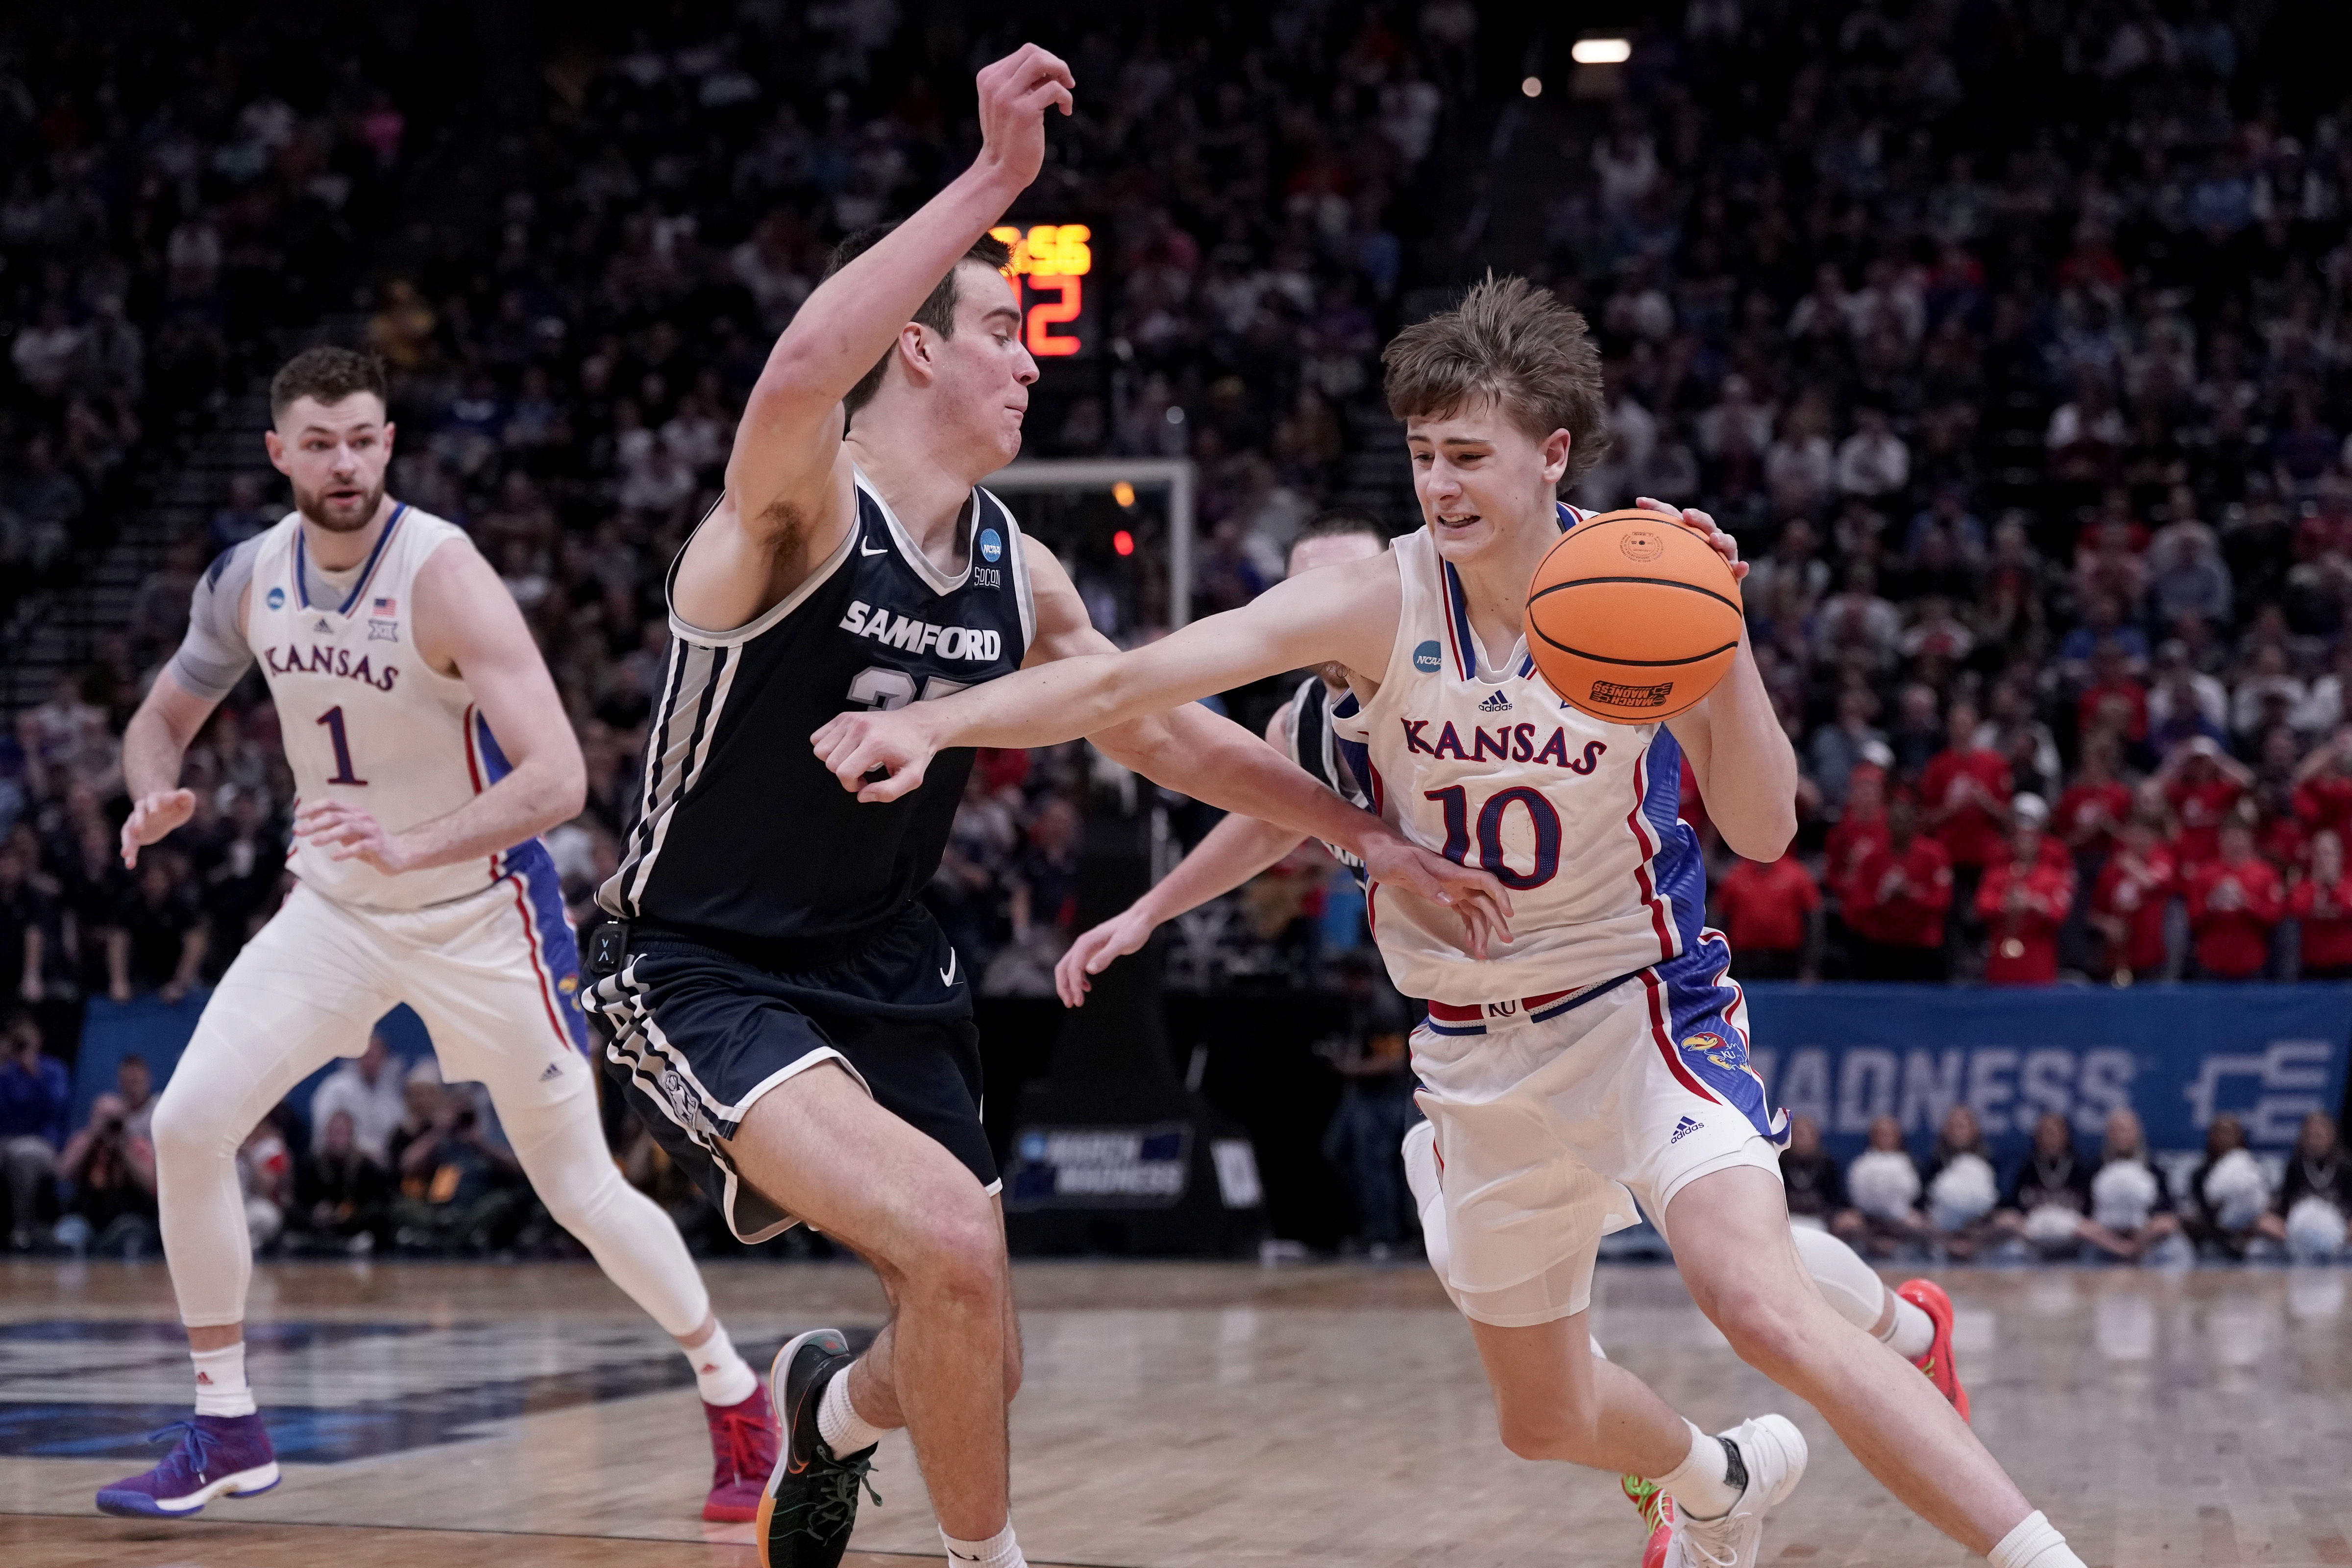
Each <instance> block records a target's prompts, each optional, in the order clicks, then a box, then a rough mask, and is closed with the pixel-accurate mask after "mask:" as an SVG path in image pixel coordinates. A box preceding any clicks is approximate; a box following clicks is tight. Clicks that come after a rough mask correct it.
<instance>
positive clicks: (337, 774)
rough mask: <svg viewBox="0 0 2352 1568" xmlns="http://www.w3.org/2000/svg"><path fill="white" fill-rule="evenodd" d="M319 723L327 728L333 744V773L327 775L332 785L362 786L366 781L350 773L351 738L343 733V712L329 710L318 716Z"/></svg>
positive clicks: (338, 708)
mask: <svg viewBox="0 0 2352 1568" xmlns="http://www.w3.org/2000/svg"><path fill="white" fill-rule="evenodd" d="M319 722H320V723H321V724H324V725H325V726H326V727H327V735H328V738H329V739H330V740H331V741H332V742H334V747H335V771H334V772H333V773H329V774H328V775H327V782H328V783H329V784H365V783H367V780H365V779H363V778H361V777H360V776H359V775H358V774H356V773H352V742H351V737H350V736H348V735H346V734H344V733H343V710H342V709H341V708H340V707H336V708H330V709H328V710H326V711H325V712H324V713H321V714H320V715H319Z"/></svg>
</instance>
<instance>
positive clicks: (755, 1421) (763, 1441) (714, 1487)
mask: <svg viewBox="0 0 2352 1568" xmlns="http://www.w3.org/2000/svg"><path fill="white" fill-rule="evenodd" d="M702 1418H703V1420H704V1421H706V1422H708V1423H709V1426H710V1495H709V1497H708V1498H706V1499H704V1500H703V1503H702V1517H703V1518H704V1519H706V1520H709V1521H710V1522H711V1523H713V1524H748V1523H750V1522H751V1521H753V1520H755V1519H757V1518H759V1517H760V1493H761V1489H763V1488H764V1487H766V1485H767V1482H768V1474H769V1472H770V1471H772V1470H773V1469H774V1468H776V1413H775V1412H774V1411H773V1410H772V1409H770V1408H769V1405H768V1391H767V1390H766V1389H763V1388H761V1389H754V1390H752V1391H751V1396H750V1397H749V1398H747V1399H745V1400H744V1401H743V1402H742V1403H741V1404H740V1405H713V1404H711V1403H710V1402H709V1400H707V1399H706V1400H704V1401H703V1402H702Z"/></svg>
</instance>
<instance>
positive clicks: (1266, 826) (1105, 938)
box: [1054, 709, 1307, 1007]
mask: <svg viewBox="0 0 2352 1568" xmlns="http://www.w3.org/2000/svg"><path fill="white" fill-rule="evenodd" d="M1289 721H1290V711H1289V710H1288V709H1280V710H1276V713H1275V715H1274V718H1273V720H1272V721H1269V722H1268V723H1267V725H1266V727H1265V740H1266V744H1268V745H1270V746H1274V745H1280V744H1282V743H1283V742H1284V740H1285V739H1286V731H1287V728H1288V725H1289ZM1306 841H1307V836H1306V835H1305V834H1303V833H1294V832H1292V831H1291V830H1290V829H1289V828H1287V827H1279V826H1276V825H1275V824H1273V823H1271V822H1260V821H1258V820H1257V819H1256V818H1255V817H1254V816H1235V815H1233V814H1231V813H1228V814H1227V815H1226V816H1225V818H1224V819H1223V821H1221V822H1219V823H1218V824H1217V825H1216V826H1214V827H1212V828H1210V829H1209V831H1208V833H1207V835H1206V836H1205V837H1202V840H1201V842H1199V843H1198V844H1195V845H1194V846H1192V853H1191V854H1189V855H1187V856H1185V857H1184V858H1182V859H1181V860H1179V861H1178V862H1177V863H1176V867H1175V869H1173V870H1171V871H1170V872H1169V873H1168V875H1166V876H1165V877H1162V878H1160V880H1159V881H1158V882H1156V883H1154V884H1153V885H1152V887H1151V889H1150V891H1149V892H1147V893H1145V894H1144V895H1143V897H1141V898H1139V899H1138V900H1135V902H1133V903H1131V904H1129V905H1128V906H1127V908H1125V909H1124V910H1120V911H1119V912H1118V913H1117V914H1115V915H1113V916H1111V918H1110V919H1108V920H1107V921H1103V922H1102V924H1100V925H1098V926H1096V927H1095V928H1094V929H1093V930H1091V931H1084V932H1081V933H1080V934H1079V937H1078V940H1077V941H1076V942H1072V943H1071V944H1070V950H1069V952H1066V953H1064V954H1062V957H1061V961H1060V962H1059V963H1055V965H1054V989H1055V991H1056V992H1058V993H1059V994H1060V995H1061V998H1062V1003H1063V1005H1065V1006H1068V1007H1080V1006H1084V1005H1086V1000H1087V992H1088V991H1089V990H1091V989H1093V983H1092V981H1091V980H1090V979H1089V978H1088V977H1089V976H1091V975H1096V974H1100V973H1102V972H1103V971H1104V970H1106V969H1108V968H1109V967H1110V966H1111V964H1112V963H1114V962H1115V961H1117V960H1118V959H1121V958H1124V957H1126V956H1127V955H1128V954H1129V953H1130V952H1135V951H1136V950H1137V949H1138V948H1139V947H1141V946H1142V945H1143V944H1144V943H1145V942H1149V941H1150V940H1151V933H1152V932H1153V931H1157V930H1159V929H1160V926H1161V925H1163V924H1164V923H1166V922H1167V921H1172V920H1174V919H1175V918H1176V917H1177V916H1178V915H1181V914H1182V913H1184V912H1185V911H1186V910H1196V909H1199V908H1200V907H1201V906H1202V904H1205V903H1207V902H1208V901H1209V900H1211V899H1216V898H1223V896H1224V895H1225V894H1227V893H1230V892H1232V891H1233V890H1234V889H1235V888H1238V887H1240V886H1241V885H1242V884H1243V883H1244V882H1246V881H1248V880H1249V879H1251V878H1252V877H1255V876H1256V875H1257V874H1258V873H1259V872H1261V871H1263V870H1265V869H1266V868H1268V867H1270V866H1273V865H1276V863H1278V862H1279V861H1280V860H1281V859H1282V858H1283V857H1284V856H1286V855H1287V854H1289V853H1290V852H1291V851H1292V850H1294V849H1296V848H1297V847H1299V846H1300V845H1301V844H1303V843H1305V842H1306Z"/></svg>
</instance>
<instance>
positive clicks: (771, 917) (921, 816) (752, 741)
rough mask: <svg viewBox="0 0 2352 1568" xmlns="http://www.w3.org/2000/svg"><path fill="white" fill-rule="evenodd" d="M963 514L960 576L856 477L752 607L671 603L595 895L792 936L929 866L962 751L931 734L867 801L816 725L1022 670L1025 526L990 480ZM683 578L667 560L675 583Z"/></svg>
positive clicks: (956, 795)
mask: <svg viewBox="0 0 2352 1568" xmlns="http://www.w3.org/2000/svg"><path fill="white" fill-rule="evenodd" d="M964 526H965V530H966V537H967V543H968V546H969V548H968V552H967V554H966V565H965V568H964V572H963V574H962V575H961V576H958V577H949V576H945V575H943V574H940V571H939V569H938V568H936V567H935V566H933V565H932V564H931V563H930V562H929V561H928V560H926V559H924V557H923V554H922V552H920V551H919V550H918V549H917V548H916V547H915V543H914V541H913V540H912V539H910V538H909V537H908V533H907V531H906V530H905V529H904V528H903V527H902V526H900V524H899V522H898V519H897V518H896V517H894V516H892V515H891V512H890V509H889V507H888V506H887V504H885V503H884V501H883V500H882V498H881V497H880V496H878V495H877V494H876V493H875V492H874V490H873V489H870V488H869V487H868V486H867V485H866V480H865V477H864V476H863V475H860V476H859V477H858V480H857V521H856V526H854V527H853V528H852V529H851V530H850V532H849V537H848V539H847V540H846V541H845V542H844V543H843V545H842V547H841V548H840V549H839V550H838V551H836V552H835V553H834V555H833V556H832V558H831V559H829V560H827V561H826V562H824V563H823V564H822V565H820V566H819V567H818V568H817V569H816V571H815V573H814V574H813V575H812V576H811V577H810V578H809V580H808V581H807V582H806V583H803V584H801V586H800V587H799V588H798V589H796V590H795V591H794V592H793V594H792V595H791V596H790V597H788V598H786V599H785V600H784V601H783V602H782V603H781V604H779V605H776V606H775V607H774V608H773V609H771V610H770V611H768V613H767V614H765V615H763V616H761V617H760V618H759V619H758V620H756V621H753V622H751V624H750V625H748V626H743V627H741V628H740V629H738V630H736V631H732V632H706V631H701V630H698V629H697V628H695V627H693V626H688V625H687V624H686V623H685V622H684V621H682V620H680V619H679V618H678V616H677V609H676V606H675V603H674V602H673V605H672V608H671V611H670V631H671V634H672V637H673V638H674V639H675V640H674V641H673V643H672V646H671V650H670V660H669V669H668V673H667V679H666V682H665V685H664V689H663V691H662V695H661V700H660V703H659V705H658V707H657V708H656V710H655V712H654V716H653V721H652V727H651V729H650V731H648V734H647V738H646V776H645V780H644V784H643V793H642V795H641V797H640V805H641V810H640V816H639V819H638V822H637V824H636V826H635V827H634V828H632V829H631V830H630V832H629V836H628V840H627V842H626V844H625V846H624V848H623V856H622V861H621V868H620V869H619V870H618V871H617V872H615V873H614V875H613V877H612V878H611V879H609V880H607V881H606V882H605V884H604V888H603V889H601V890H600V891H599V892H598V894H597V901H598V902H599V903H601V904H602V905H603V906H604V908H605V909H606V910H608V911H610V912H611V913H613V914H615V915H619V916H621V917H623V918H625V919H635V918H638V917H646V918H650V919H652V920H656V921H670V922H673V923H676V924H679V925H687V926H699V927H704V928H707V929H709V930H713V931H725V932H730V933H735V934H739V935H742V936H746V937H752V938H759V939H769V940H779V941H793V940H801V939H819V938H827V937H837V936H840V935H843V934H845V933H851V932H856V931H863V930H865V929H866V928H869V927H873V926H876V925H878V924H880V923H881V922H882V921H886V920H887V919H888V918H889V917H890V916H892V915H893V914H895V913H897V912H898V910H900V909H902V908H903V907H904V906H905V905H906V904H907V902H908V900H910V899H912V898H913V897H914V896H915V894H916V893H917V891H919V889H921V888H922V886H923V884H924V883H926V882H928V881H929V880H930V878H931V873H932V872H934V871H935V870H937V869H938V868H939V864H940V852H941V851H942V850H943V849H945V848H946V847H947V841H948V832H949V829H950V826H952V824H953V822H954V820H955V812H956V805H957V803H958V802H959V801H960V800H961V798H962V795H963V785H964V778H965V776H966V775H967V774H968V773H970V772H971V757H972V753H971V752H970V751H968V750H965V751H950V752H940V754H939V755H938V756H937V757H936V758H934V759H933V760H932V762H931V764H930V767H929V770H928V771H927V773H926V774H925V776H924V779H923V783H922V785H921V787H920V788H919V789H917V790H916V791H915V792H914V793H913V794H912V795H906V796H904V797H902V798H900V799H898V800H895V801H891V802H889V803H888V804H887V805H861V804H859V802H858V800H857V797H856V795H852V794H850V793H849V792H848V791H847V790H845V789H843V788H842V787H841V784H840V781H839V780H837V779H835V777H834V776H833V774H831V773H827V772H826V771H825V769H824V764H823V763H820V762H818V761H817V759H816V754H815V753H814V752H812V751H811V750H810V749H809V736H810V734H811V733H812V732H814V731H815V730H816V729H818V728H819V727H820V726H821V725H823V724H824V722H825V721H827V720H829V719H832V718H833V717H834V716H835V715H836V714H838V713H840V712H842V711H844V710H847V709H852V708H860V707H863V708H884V709H887V708H898V707H902V706H904V705H905V704H907V703H908V702H914V701H919V700H923V699H925V698H932V697H940V696H944V695H946V694H947V693H948V692H950V691H956V690H960V689H962V688H964V687H967V686H974V685H977V684H979V683H980V682H981V681H983V680H992V679H995V678H996V677H998V676H1000V675H1009V674H1011V673H1012V672H1013V671H1014V670H1016V669H1018V668H1021V660H1022V658H1023V657H1024V655H1025V654H1026V653H1027V652H1028V648H1029V642H1030V639H1031V637H1033V636H1034V633H1035V625H1036V613H1035V608H1034V604H1033V602H1032V600H1031V597H1030V592H1029V574H1028V568H1027V564H1026V562H1025V561H1024V556H1023V553H1022V540H1021V531H1020V530H1019V529H1018V528H1016V527H1015V526H1014V525H1013V514H1012V513H1011V512H1010V511H1008V510H1005V507H1004V503H1003V502H1002V501H1000V500H997V499H996V498H995V497H994V496H992V495H990V494H989V493H988V492H987V491H985V490H974V491H973V492H972V499H971V501H970V502H969V503H967V505H966V507H965V524H964ZM683 553H684V552H680V554H681V558H683ZM669 587H670V591H671V592H672V593H675V590H676V587H677V565H676V563H672V565H671V567H670V577H669Z"/></svg>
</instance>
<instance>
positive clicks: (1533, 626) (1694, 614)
mask: <svg viewBox="0 0 2352 1568" xmlns="http://www.w3.org/2000/svg"><path fill="white" fill-rule="evenodd" d="M1740 619H1741V610H1740V602H1739V584H1738V582H1736V581H1735V580H1734V579H1733V577H1732V575H1731V564H1730V563H1728V562H1727V561H1726V560H1724V558H1723V557H1722V556H1720V555H1718V554H1717V553H1716V552H1715V550H1714V548H1713V547H1712V546H1710V545H1709V544H1708V543H1707V542H1706V535H1705V534H1703V533H1701V532H1699V531H1697V530H1696V529H1695V528H1692V527H1690V526H1688V525H1687V524H1685V523H1684V522H1681V521H1678V520H1676V519H1675V518H1671V517H1667V516H1665V515H1664V513H1661V512H1654V511H1640V510H1626V511H1610V512H1603V513H1601V515H1600V516H1598V517H1592V518H1587V519H1586V520H1585V521H1582V522H1580V523H1579V524H1577V525H1576V526H1575V527H1574V528H1572V529H1570V530H1569V531H1567V532H1566V533H1564V534H1561V535H1560V538H1559V543H1558V544H1555V545H1553V546H1552V547H1551V552H1550V553H1549V554H1547V555H1546V556H1545V557H1544V558H1543V562H1542V563H1541V564H1539V565H1538V566H1537V568H1536V574H1535V578H1534V580H1533V581H1532V582H1530V583H1529V584H1528V655H1529V657H1530V658H1533V659H1534V660H1535V665H1536V668H1537V670H1538V672H1539V673H1540V674H1541V675H1542V676H1543V678H1544V679H1545V680H1546V681H1547V682H1548V683H1549V685H1550V687H1551V689H1553V690H1554V691H1557V692H1559V694H1560V696H1561V697H1562V698H1563V699H1565V700H1567V701H1568V702H1569V703H1570V705H1571V706H1573V707H1576V708H1580V709H1582V710H1584V711H1585V712H1587V713H1590V714H1591V715H1592V716H1593V717H1594V718H1596V719H1606V720H1608V721H1611V722H1612V723H1617V724H1646V723H1649V722H1651V721H1654V720H1659V719H1671V718H1673V717H1674V716H1675V714H1677V713H1680V712H1681V711H1683V710H1685V709H1686V708H1688V707H1690V706H1691V705H1692V704H1693V703H1695V702H1696V701H1698V700H1700V699H1701V698H1703V697H1705V696H1706V694H1707V693H1708V692H1709V691H1712V690H1713V689H1715V683H1716V682H1717V681H1718V680H1720V679H1723V678H1724V676H1725V675H1726V674H1727V673H1728V672H1729V670H1730V668H1731V661H1732V659H1733V658H1734V657H1735V656H1736V655H1737V654H1738V650H1739V627H1740Z"/></svg>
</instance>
